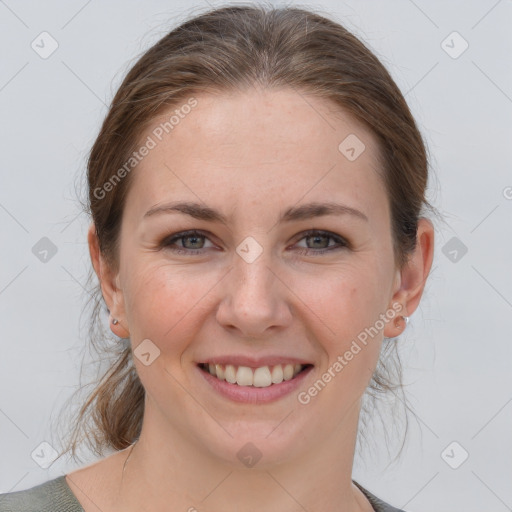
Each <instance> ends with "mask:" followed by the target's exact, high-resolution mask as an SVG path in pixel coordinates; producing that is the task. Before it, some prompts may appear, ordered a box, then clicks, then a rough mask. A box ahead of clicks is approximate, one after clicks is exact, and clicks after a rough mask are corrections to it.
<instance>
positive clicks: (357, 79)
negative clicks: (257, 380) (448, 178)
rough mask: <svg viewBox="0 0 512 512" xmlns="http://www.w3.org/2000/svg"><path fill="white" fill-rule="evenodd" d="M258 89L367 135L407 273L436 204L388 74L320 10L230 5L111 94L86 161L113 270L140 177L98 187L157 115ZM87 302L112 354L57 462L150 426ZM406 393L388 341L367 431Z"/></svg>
mask: <svg viewBox="0 0 512 512" xmlns="http://www.w3.org/2000/svg"><path fill="white" fill-rule="evenodd" d="M251 86H261V87H264V88H284V87H292V88H294V89H296V90H297V91H300V92H307V93H308V94H313V95H316V96H318V97H320V98H324V99H326V100H330V101H331V102H333V103H334V104H336V105H338V106H339V107H341V108H342V109H344V111H345V112H348V113H350V114H351V115H352V116H353V117H354V118H355V119H357V120H359V121H360V122H362V123H364V125H365V126H367V127H368V128H369V129H370V130H371V132H372V133H373V134H374V136H375V137H376V140H377V142H378V144H379V149H380V157H381V162H382V168H381V169H380V172H382V178H383V181H384V183H385V187H386V192H387V195H388V198H389V204H390V211H391V224H392V236H393V247H394V255H395V262H396V264H397V266H398V268H402V267H403V265H405V263H406V262H407V258H408V256H409V255H410V253H411V252H412V251H413V250H414V248H415V247H416V231H417V221H418V219H419V218H420V216H422V209H423V208H426V209H429V210H430V211H431V212H434V211H435V208H434V207H433V206H432V205H430V203H429V202H428V201H427V200H426V197H425V193H426V188H427V178H428V163H427V153H426V148H425V145H424V143H423V140H422V136H421V134H420V132H419V130H418V128H417V126H416V123H415V121H414V119H413V117H412V115H411V113H410V110H409V108H408V106H407V103H406V101H405V99H404V97H403V95H402V94H401V92H400V90H399V89H398V87H397V85H396V84H395V82H394V81H393V79H392V78H391V76H390V74H389V73H388V71H387V70H386V69H385V67H384V66H383V65H382V64H381V62H380V61H379V60H378V59H377V57H376V56H375V55H374V54H373V53H372V52H371V51H370V50H369V49H368V48H367V47H366V46H365V45H364V44H363V43H362V42H361V41H360V40H359V39H358V38H356V37H355V36H354V35H353V34H352V33H350V32H349V31H347V30H346V29H345V28H344V27H343V26H341V25H340V24H338V23H337V22H335V21H331V20H329V19H328V18H326V17H323V16H321V15H320V14H317V13H314V12H312V11H308V10H304V9H302V8H297V7H286V8H273V7H263V6H260V5H258V6H247V5H244V6H236V5H230V6H227V7H223V8H217V9H215V10H211V11H209V12H206V13H204V14H201V15H198V16H196V17H194V18H192V19H189V20H188V21H185V22H183V23H182V24H181V25H180V26H178V27H177V28H175V29H174V30H172V31H171V32H169V33H168V34H167V35H165V37H163V38H162V39H160V40H159V41H158V42H157V43H156V44H154V45H153V46H152V47H151V48H150V49H149V50H147V51H146V52H145V53H144V54H143V55H142V57H141V58H140V59H139V60H138V61H137V62H136V64H135V65H134V66H133V67H132V68H131V70H130V71H129V72H128V74H127V75H126V77H125V79H124V81H123V82H122V84H121V86H120V87H119V89H118V91H117V93H116V94H115V97H114V99H113V101H112V104H111V106H110V109H109V111H108V114H107V116H106V118H105V120H104V122H103V125H102V127H101V130H100V133H99V135H98V137H97V139H96V140H95V142H94V145H93V147H92V149H91V152H90V155H89V158H88V174H87V177H88V204H87V205H86V209H87V213H88V214H90V215H91V216H92V220H93V222H94V224H95V228H96V233H97V236H98V240H99V246H100V250H101V253H102V255H103V257H104V258H105V259H106V261H107V262H108V263H109V265H111V267H112V269H114V270H117V269H118V263H119V253H118V242H119V232H120V225H121V218H122V214H123V207H124V201H125V197H126V194H127V191H128V190H129V187H130V183H131V181H132V177H131V176H132V173H127V174H126V176H125V177H123V179H121V180H119V182H118V183H116V184H115V186H114V187H112V190H110V191H109V192H108V193H106V194H101V197H98V196H99V195H100V194H98V193H97V192H96V193H95V191H97V190H98V189H101V188H102V187H104V184H105V183H106V182H108V181H109V180H110V179H111V178H112V176H113V175H114V173H115V171H116V170H117V169H119V168H121V167H122V166H123V164H124V163H125V162H126V161H127V160H128V159H129V157H130V155H131V154H132V152H133V151H134V150H135V149H136V148H137V144H140V137H141V134H142V132H143V131H144V130H145V129H146V128H147V127H148V125H149V124H150V123H151V122H152V121H153V120H154V119H155V117H156V116H157V115H159V114H161V113H162V112H164V111H167V110H168V109H169V108H170V107H172V106H175V105H177V104H179V103H180V101H183V100H184V99H186V98H187V97H190V96H191V95H192V94H199V93H200V92H201V91H205V92H212V91H217V92H221V93H222V92H229V91H233V90H242V89H247V88H248V87H251ZM93 277H94V274H93V272H92V271H91V273H90V276H89V278H90V279H92V278H93ZM91 301H92V303H93V309H92V328H91V330H90V334H91V340H92V344H93V345H94V346H95V347H96V350H97V351H99V353H103V354H110V357H111V359H110V362H109V368H108V371H107V372H106V373H105V374H104V375H103V378H102V379H101V381H100V382H99V383H97V386H96V388H95V389H94V391H93V392H92V393H91V394H90V395H89V397H88V399H87V400H86V401H85V403H84V404H83V405H82V407H81V409H80V410H79V411H78V414H77V417H76V420H75V425H74V428H73V432H72V439H71V440H70V441H69V443H68V444H67V445H66V450H65V451H64V452H62V453H61V455H63V454H64V453H67V452H68V451H69V450H71V451H72V454H73V456H75V455H76V449H77V447H78V445H79V444H80V443H81V442H82V441H84V440H85V441H87V442H88V445H89V447H90V448H92V450H93V451H94V453H96V454H97V455H100V456H102V455H103V451H104V449H105V448H107V449H112V450H121V449H124V448H126V447H128V446H129V445H130V444H132V443H134V442H135V441H136V440H137V439H138V436H139V435H140V432H141V427H142V420H143V411H144V397H145V391H144V388H143V386H142V384H141V382H140V380H139V378H138V376H137V373H136V370H135V366H134V364H133V361H132V353H131V346H130V343H129V340H124V341H125V343H124V344H123V343H116V344H115V346H113V347H112V346H110V345H109V344H105V346H103V347H102V348H99V349H98V347H97V346H96V345H97V344H96V341H97V340H99V341H102V340H105V339H106V338H107V336H106V335H105V332H104V330H103V329H102V328H101V315H104V316H105V314H106V311H105V303H104V301H103V297H102V294H101V288H100V286H99V284H97V285H96V286H95V288H94V291H93V293H92V294H91ZM102 361H105V359H104V358H103V359H102ZM400 391H402V393H403V386H402V368H401V364H400V358H399V355H398V351H397V345H396V343H395V342H389V343H384V344H383V350H382V353H381V357H380V360H379V363H378V365H377V368H376V371H375V373H374V375H373V377H372V380H371V383H370V385H369V386H368V389H367V391H366V393H365V397H364V399H363V407H362V418H361V422H362V424H363V425H364V426H366V424H367V420H368V419H367V418H366V417H365V414H368V413H370V407H371V408H372V409H371V414H370V417H372V416H374V413H375V411H376V410H377V408H376V405H375V399H376V398H378V397H379V395H382V394H385V393H388V392H391V393H393V394H394V395H395V396H396V398H400V397H399V396H398V392H400ZM368 399H370V402H368ZM365 400H366V402H365ZM400 401H401V402H402V403H404V404H405V401H404V400H403V399H400ZM407 408H409V406H407ZM409 409H410V408H409ZM81 434H82V436H81ZM402 448H403V444H402Z"/></svg>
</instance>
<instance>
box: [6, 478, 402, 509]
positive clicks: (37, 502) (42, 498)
mask: <svg viewBox="0 0 512 512" xmlns="http://www.w3.org/2000/svg"><path fill="white" fill-rule="evenodd" d="M352 481H353V482H354V484H355V485H357V487H358V488H359V489H361V492H362V493H363V494H364V495H365V496H366V497H367V498H368V501H369V502H370V503H371V505H372V507H373V509H374V510H375V512H405V511H403V510H401V509H398V508H395V507H392V506H391V505H388V504H387V503H385V502H383V501H382V500H380V499H379V498H377V497H376V496H374V495H373V494H372V493H371V492H369V491H367V490H366V489H364V488H363V487H362V486H361V485H360V484H358V483H357V482H355V481H354V480H352ZM0 512H84V509H83V508H82V506H81V505H80V502H79V501H78V500H77V498H76V496H75V495H74V494H73V491H72V490H71V489H70V487H69V485H68V484H67V482H66V478H65V475H62V476H59V477H57V478H54V479H53V480H49V481H48V482H45V483H43V484H39V485H37V486H35V487H31V488H30V489H25V490H24V491H16V492H11V493H6V494H0Z"/></svg>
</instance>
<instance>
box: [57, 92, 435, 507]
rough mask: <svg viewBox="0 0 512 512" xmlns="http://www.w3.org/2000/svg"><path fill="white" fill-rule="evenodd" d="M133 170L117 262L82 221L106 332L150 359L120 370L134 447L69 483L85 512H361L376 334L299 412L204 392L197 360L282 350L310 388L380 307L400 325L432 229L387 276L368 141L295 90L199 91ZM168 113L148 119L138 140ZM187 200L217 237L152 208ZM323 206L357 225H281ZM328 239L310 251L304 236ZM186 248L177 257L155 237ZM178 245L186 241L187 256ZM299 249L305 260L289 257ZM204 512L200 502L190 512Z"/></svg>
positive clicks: (420, 282) (393, 329) (388, 242)
mask: <svg viewBox="0 0 512 512" xmlns="http://www.w3.org/2000/svg"><path fill="white" fill-rule="evenodd" d="M195 97H196V99H197V100H198V105H197V106H196V107H195V108H194V109H193V110H192V111H191V113H190V114H188V115H187V116H185V118H184V119H181V120H180V123H179V124H178V125H177V126H176V127H175V128H174V130H173V131H172V134H170V135H167V136H166V137H165V138H164V139H163V140H162V142H160V143H159V144H158V145H157V146H156V147H155V148H154V149H152V150H151V151H150V153H149V155H148V156H146V157H145V158H144V159H143V160H142V162H141V163H140V164H139V165H138V166H137V168H136V169H135V170H134V171H132V172H133V173H134V176H133V178H134V181H133V183H132V186H131V189H130V192H129V194H128V197H127V202H126V206H125V210H124V213H123V219H122V227H121V238H120V262H119V263H120V265H119V269H118V270H117V271H114V270H113V269H111V268H109V266H108V265H107V264H106V263H105V261H104V259H103V257H102V255H101V254H100V252H99V248H98V243H97V238H96V236H95V232H94V226H93V225H91V228H90V230H89V236H88V241H89V248H90V254H91V258H92V262H93V265H94V268H95V271H96V273H97V275H98V277H99V279H100V282H101V287H102V291H103V296H104V298H105V301H106V303H107V307H108V308H109V310H110V312H111V319H112V317H113V318H116V319H118V320H119V324H117V325H113V324H111V329H112V331H113V332H114V333H115V334H117V335H118V336H121V337H130V339H131V343H132V348H133V349H134V350H135V349H136V347H137V346H138V345H139V344H140V343H141V342H142V340H145V339H150V340H151V341H152V342H153V343H154V344H155V345H156V346H158V348H159V350H160V355H159V357H157V358H156V359H155V360H154V361H153V362H152V363H151V364H150V365H148V366H146V365H144V364H142V362H141V361H140V360H139V359H138V358H137V357H134V362H135V366H136V369H137V372H138V374H139V376H140V379H141V382H142V384H143V385H144V388H145V390H146V402H145V412H144V423H143V427H142V433H141V437H140V440H139V441H138V442H137V443H135V445H134V448H133V451H132V452H131V454H130V458H129V460H128V463H127V464H126V467H125V471H124V473H123V471H122V468H123V464H124V462H125V461H126V459H127V455H128V454H129V451H130V450H131V448H129V449H127V450H123V451H121V452H118V453H115V454H114V455H111V456H110V457H107V458H106V459H103V460H101V461H99V462H97V463H95V464H93V465H91V466H88V467H86V468H82V469H80V470H78V471H75V472H72V473H70V474H68V475H67V481H68V484H69V485H70V487H71V488H72V490H73V491H74V492H75V494H76V495H77V497H78V499H79V500H80V502H81V503H82V506H83V507H84V509H86V510H95V511H96V510H100V509H101V510H103V512H105V511H107V510H124V511H131V510H134V511H135V510H139V511H140V510H152V511H155V510H166V511H168V510H181V511H185V510H189V509H190V510H193V509H191V507H195V509H197V510H201V511H207V510H208V511H215V510H224V511H227V512H231V511H233V512H234V511H235V510H244V511H253V510H254V511H255V510H271V511H280V512H288V511H290V512H291V511H297V510H303V508H302V507H304V509H306V510H308V511H313V510H324V511H326V512H334V511H339V510H343V511H345V512H356V511H357V512H360V511H371V510H373V509H372V507H371V505H370V503H369V502H368V501H367V499H366V498H365V497H364V495H363V494H362V493H361V492H360V491H359V490H358V489H357V487H355V485H354V484H353V483H352V481H351V474H352V465H353V457H354V450H355V443H356V435H357V424H358V419H359V413H360V408H361V397H362V395H363V393H364V391H365V389H366V387H367V386H368V384H369V382H370V379H371V376H372V374H373V372H374V370H375V367H376V364H377V361H378V357H379V353H380V348H381V343H382V341H383V336H386V337H395V336H398V335H399V334H401V333H402V332H403V330H404V325H405V324H404V322H403V320H402V321H401V322H400V321H398V322H397V323H396V324H395V321H393V320H392V321H388V322H387V323H386V324H385V327H384V329H383V330H381V331H379V334H378V335H377V336H375V337H374V338H372V339H371V341H369V343H368V344H367V345H366V346H364V348H363V349H362V350H361V351H360V352H359V353H358V354H357V355H356V356H354V358H353V359H352V360H351V361H350V362H349V363H348V364H347V365H346V366H345V367H344V368H343V370H342V371H341V372H339V373H337V374H336V377H335V378H333V379H332V380H331V382H329V383H328V384H327V385H326V386H325V388H324V389H323V390H322V391H321V392H320V393H318V395H317V396H316V397H314V398H312V399H311V401H310V403H308V404H307V405H303V404H301V403H299V402H298V400H297V393H295V392H293V393H291V394H290V395H289V396H285V397H283V398H280V399H279V400H277V401H275V402H272V403H269V404H242V403H235V402H232V401H230V400H228V399H226V398H223V397H222V396H220V395H218V394H216V392H214V391H212V390H211V389H210V387H209V385H208V384H207V383H205V381H204V380H203V379H202V378H201V376H200V375H198V370H197V368H196V363H198V362H200V361H201V360H204V359H205V358H206V357H214V356H218V355H220V354H227V353H229V354H231V353H232V354H245V355H260V354H269V353H272V354H274V353H276V354H280V355H283V354H289V355H291V356H296V357H302V358H304V359H306V360H308V361H310V362H311V363H312V364H314V368H313V371H312V372H311V373H310V374H309V375H308V376H307V379H306V381H305V383H304V385H302V386H301V387H300V389H299V391H301V390H307V389H308V388H309V387H310V386H311V385H312V384H313V383H314V382H315V381H316V380H317V379H319V378H320V376H321V375H322V374H323V373H324V372H325V371H326V370H327V369H328V368H329V367H332V365H333V363H334V361H336V359H337V357H338V356H340V355H343V354H344V353H345V352H346V351H347V350H348V349H349V348H350V345H351V343H352V341H353V340H354V339H356V337H357V335H358V334H359V333H360V332H361V331H363V330H364V329H365V328H367V327H370V326H373V325H374V324H375V322H376V320H377V319H378V318H379V314H381V313H384V312H386V311H387V310H391V309H392V306H393V304H395V305H397V304H399V305H400V306H401V307H402V308H403V309H402V311H401V312H400V313H398V315H397V317H396V318H398V317H399V315H401V314H403V315H411V314H412V313H413V312H414V311H415V310H416V308H417V306H418V304H419V301H420V299H421V295H422V293H423V289H424V285H425V280H426V278H427V276H428V273H429V270H430V268H431V264H432V258H433V246H434V229H433V226H432V223H431V222H430V221H429V220H427V219H420V222H419V226H418V244H417V247H416V250H415V252H414V254H413V255H412V256H411V259H410V261H409V264H408V265H407V266H406V267H405V268H404V269H402V270H401V271H399V270H398V269H397V267H396V265H395V261H394V257H393V251H392V238H391V224H390V210H389V204H388V199H387V196H386V192H385V189H384V186H383V183H382V180H381V178H380V177H379V175H378V173H377V166H378V164H377V155H378V147H377V145H376V141H375V138H374V136H373V135H372V134H371V132H369V131H368V130H367V129H366V128H365V127H364V126H362V125H361V124H359V123H358V122H356V121H355V120H354V119H353V118H351V117H350V116H349V115H348V114H346V113H344V112H342V111H340V110H339V109H336V110H335V106H334V105H332V104H330V103H329V102H327V101H326V100H322V99H319V98H314V97H312V96H307V95H303V94H301V95H299V94H298V93H297V92H295V91H293V90H291V89H282V90H279V91H277V90H274V91H269V90H256V89H251V90H248V91H244V92H240V93H237V94H229V95H222V94H221V95H219V94H217V95H211V94H205V93H202V94H201V95H197V96H195ZM164 118H168V114H167V115H163V116H162V118H161V119H160V118H159V119H155V121H154V123H153V124H152V126H151V127H150V128H149V129H148V131H147V132H146V133H145V134H144V135H143V137H141V140H142V141H144V140H146V137H147V136H148V135H149V134H151V131H152V130H153V129H154V128H155V127H156V126H157V125H158V124H159V123H160V122H161V120H162V119H164ZM349 134H356V135H357V137H358V138H359V139H360V140H362V141H363V142H364V144H365V146H366V149H365V151H364V152H363V153H362V154H361V155H360V156H359V157H358V158H357V159H356V160H355V161H349V160H348V159H347V158H346V157H345V156H344V155H343V154H342V153H341V152H340V151H339V150H338V145H339V144H340V142H341V141H343V140H344V139H345V138H346V137H347V136H348V135H349ZM178 199H179V200H189V201H195V202H200V203H202V204H206V205H208V206H210V207H212V208H215V209H218V210H220V211H221V212H222V213H223V214H224V215H226V216H227V217H228V222H227V223H226V224H223V223H219V222H210V221H204V220H196V219H193V218H192V217H189V216H187V215H185V214H182V213H174V214H162V215H154V216H151V217H148V218H147V219H145V220H143V216H144V214H145V213H146V212H147V211H148V210H149V209H150V208H152V207H153V206H155V205H160V204H163V203H165V202H168V201H170V200H178ZM327 200H330V201H336V202H339V203H343V204H346V205H349V206H351V207H353V208H356V209H357V210H359V211H361V212H363V213H364V214H365V215H366V216H367V217H368V221H365V220H362V219H359V218H357V217H355V216H352V215H343V216H335V215H329V216H321V217H316V218H311V219H305V220H296V221H293V222H290V223H283V224H278V223H277V219H278V218H279V216H280V214H281V213H282V212H283V211H284V210H285V209H286V208H288V207H290V206H297V205H299V204H305V203H309V202H313V201H318V202H323V201H327ZM312 228H315V229H319V230H324V231H329V232H330V233H332V234H334V235H339V236H340V237H342V238H344V239H345V240H347V241H348V242H349V246H348V247H341V248H340V249H338V250H332V251H331V252H327V253H325V254H318V251H319V249H321V248H325V247H327V246H329V247H331V246H332V247H334V246H337V245H338V244H337V240H336V239H332V238H329V237H327V236H326V237H321V238H320V240H319V241H317V242H316V244H315V240H314V239H313V240H312V239H309V241H308V238H307V237H306V238H305V236H306V235H304V232H305V231H306V230H308V229H312ZM189 229H198V230H201V231H203V232H205V233H204V235H205V237H204V238H201V237H200V238H199V239H194V238H182V239H181V240H177V241H176V242H175V243H174V247H175V248H180V249H182V250H184V249H185V250H186V249H187V248H189V249H190V248H192V249H193V248H198V249H199V250H200V251H201V254H200V255H194V254H189V255H186V254H185V255H182V254H177V253H173V252H172V251H171V249H170V247H163V246H161V245H160V242H161V241H162V240H163V239H164V238H166V237H169V235H174V234H176V233H179V232H182V231H185V230H189ZM247 236H251V237H253V238H254V239H256V240H257V242H258V243H259V244H260V245H261V247H262V248H263V252H262V254H261V255H260V256H259V257H258V258H257V259H256V260H255V261H253V262H252V263H248V262H247V261H245V260H244V259H243V258H241V257H240V256H239V255H238V254H237V253H236V248H237V246H238V245H239V244H240V243H241V242H242V240H244V239H245V238H246V237H247ZM186 244H188V245H186ZM301 249H302V250H303V251H304V250H307V249H309V254H301V252H300V250H301ZM248 442H252V443H253V444H254V445H256V446H257V448H258V450H259V451H260V452H261V454H262V458H261V459H260V460H259V461H258V463H257V464H256V465H255V466H254V467H252V468H247V467H245V466H244V465H243V464H242V462H241V461H240V460H239V459H238V457H237V452H238V451H239V450H240V448H241V447H242V446H244V445H245V444H246V443H248ZM202 500H203V501H202Z"/></svg>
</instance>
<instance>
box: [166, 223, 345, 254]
mask: <svg viewBox="0 0 512 512" xmlns="http://www.w3.org/2000/svg"><path fill="white" fill-rule="evenodd" d="M302 235H303V236H302V238H300V239H299V241H302V240H306V244H310V245H312V246H313V247H306V248H299V249H298V251H297V252H298V253H299V254H304V255H310V254H312V255H319V254H324V253H327V252H332V251H336V250H339V249H343V248H348V247H349V243H348V242H347V241H346V240H345V239H343V238H342V237H340V236H338V235H336V234H334V233H330V232H329V231H321V230H318V229H312V230H309V231H306V232H305V233H302ZM205 240H209V239H208V237H207V235H206V234H204V233H202V232H201V231H198V230H190V231H183V232H181V233H176V234H174V235H171V236H170V237H167V238H165V239H164V240H163V241H162V242H161V244H160V246H161V247H165V248H166V249H168V250H170V251H172V252H174V253H176V254H184V255H186V254H189V255H194V254H197V255H199V254H202V253H203V249H205ZM330 240H334V242H335V244H334V245H329V241H330ZM178 244H179V245H178ZM211 247H213V244H212V246H210V247H206V249H208V248H211Z"/></svg>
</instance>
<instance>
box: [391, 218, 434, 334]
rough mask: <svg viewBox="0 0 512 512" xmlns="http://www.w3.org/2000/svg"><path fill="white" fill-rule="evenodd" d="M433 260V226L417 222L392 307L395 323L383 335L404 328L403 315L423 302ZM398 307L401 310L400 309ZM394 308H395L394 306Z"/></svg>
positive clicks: (400, 273)
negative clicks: (412, 243) (414, 241)
mask: <svg viewBox="0 0 512 512" xmlns="http://www.w3.org/2000/svg"><path fill="white" fill-rule="evenodd" d="M433 259H434V226H433V225H432V222H431V221H430V220H429V219H426V218H423V217H422V218H420V219H419V220H418V231H417V235H416V248H415V250H414V252H413V253H412V254H411V255H410V258H409V261H408V262H407V264H406V265H405V266H404V268H403V269H402V270H401V271H397V277H396V285H395V291H394V294H393V298H392V299H391V302H390V304H389V306H388V307H389V308H390V309H393V310H395V311H397V316H396V317H395V321H393V322H389V323H387V324H386V327H385V329H384V336H386V337H387V338H394V337H396V336H398V335H399V334H400V333H401V332H402V331H403V329H404V328H405V325H406V323H405V322H404V321H403V319H402V318H400V317H401V316H402V315H403V316H410V315H412V314H413V313H414V311H416V308H417V307H418V304H419V303H420V300H421V296H422V295H423V290H424V288H425V283H426V281H427V277H428V275H429V272H430V268H431V266H432V261H433ZM398 304H400V305H401V309H399V310H398ZM393 305H394V307H393Z"/></svg>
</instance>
